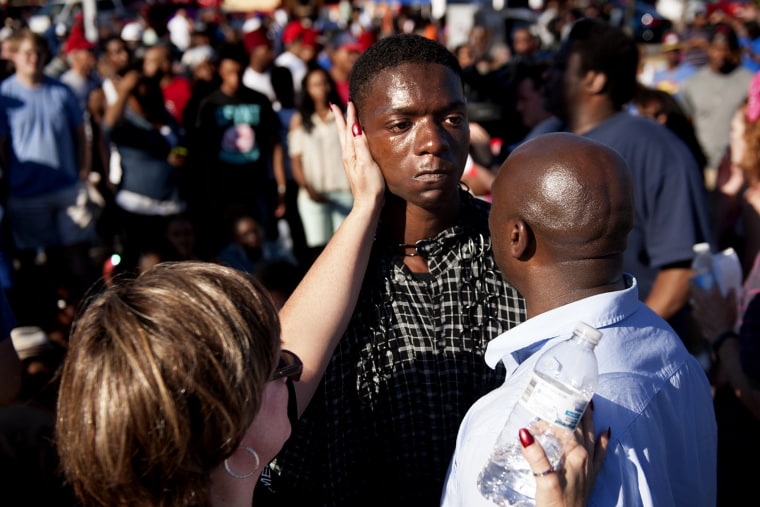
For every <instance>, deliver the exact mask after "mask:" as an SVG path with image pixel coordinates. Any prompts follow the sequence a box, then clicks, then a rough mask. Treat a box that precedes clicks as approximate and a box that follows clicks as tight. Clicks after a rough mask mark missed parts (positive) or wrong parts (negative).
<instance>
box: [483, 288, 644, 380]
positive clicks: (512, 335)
mask: <svg viewBox="0 0 760 507" xmlns="http://www.w3.org/2000/svg"><path fill="white" fill-rule="evenodd" d="M623 276H624V280H625V285H626V288H625V289H623V290H619V291H613V292H606V293H604V294H597V295H595V296H591V297H587V298H584V299H580V300H578V301H574V302H572V303H570V304H567V305H564V306H560V307H559V308H555V309H553V310H549V311H548V312H544V313H542V314H541V315H537V316H535V317H533V318H531V319H528V320H526V321H525V322H523V323H522V324H519V325H518V326H515V327H513V328H512V329H510V330H509V331H506V332H504V333H502V334H500V335H499V336H497V337H496V338H494V339H493V340H491V341H490V342H489V344H488V347H487V348H486V355H485V361H486V364H488V366H490V367H491V368H496V365H498V364H499V361H502V362H503V363H504V366H505V367H506V368H507V371H512V370H513V369H514V368H516V367H517V366H518V365H519V364H520V363H522V362H523V361H524V360H525V359H526V358H527V357H530V355H532V353H533V352H534V351H535V350H536V349H537V347H538V346H540V345H543V344H544V343H545V342H548V341H556V340H559V339H560V338H567V337H568V336H569V333H570V332H572V329H573V326H574V324H575V323H576V322H578V321H582V322H585V323H586V324H588V325H590V326H593V327H595V328H596V329H603V328H605V327H608V326H610V325H612V324H615V323H617V322H620V321H622V320H623V319H625V318H626V317H628V316H629V315H631V314H632V313H633V312H634V311H636V308H637V306H638V304H639V291H638V284H637V282H636V279H635V278H634V277H633V276H631V275H628V274H625V275H623ZM547 345H548V343H547Z"/></svg>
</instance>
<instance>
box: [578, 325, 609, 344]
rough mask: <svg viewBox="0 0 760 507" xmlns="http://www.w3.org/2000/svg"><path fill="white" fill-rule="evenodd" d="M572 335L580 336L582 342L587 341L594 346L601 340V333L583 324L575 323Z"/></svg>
mask: <svg viewBox="0 0 760 507" xmlns="http://www.w3.org/2000/svg"><path fill="white" fill-rule="evenodd" d="M574 334H577V335H579V336H582V337H583V339H584V340H588V341H590V342H591V343H593V344H594V345H596V344H597V343H599V340H601V339H602V332H601V331H599V330H598V329H596V328H593V327H591V326H589V325H588V324H586V323H585V322H577V323H576V324H575V331H574Z"/></svg>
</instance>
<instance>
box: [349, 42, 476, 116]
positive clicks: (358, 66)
mask: <svg viewBox="0 0 760 507" xmlns="http://www.w3.org/2000/svg"><path fill="white" fill-rule="evenodd" d="M407 63H414V64H421V65H424V64H438V65H444V66H446V67H448V68H450V69H451V70H453V71H454V72H455V73H456V74H457V76H459V79H460V81H462V80H463V77H462V68H461V67H460V66H459V62H457V59H456V57H455V56H454V54H453V53H452V52H451V51H449V50H448V48H446V47H445V46H443V45H442V44H440V43H438V42H435V41H433V40H430V39H428V38H426V37H423V36H421V35H416V34H397V35H391V36H389V37H386V38H383V39H380V40H379V41H377V42H376V43H374V44H373V45H371V46H370V47H369V48H368V49H367V51H365V52H364V53H362V55H361V56H360V57H359V58H358V59H357V60H356V63H354V66H353V69H352V70H351V77H350V79H349V85H348V87H349V95H350V97H351V101H352V102H353V103H354V105H355V106H356V110H357V112H359V111H361V110H362V106H363V105H364V103H365V101H366V100H367V97H368V95H369V93H370V92H371V90H372V82H373V81H374V80H375V79H376V78H377V75H378V74H380V73H381V72H383V71H385V70H387V69H392V68H395V67H398V66H400V65H404V64H407ZM462 86H463V87H464V85H462Z"/></svg>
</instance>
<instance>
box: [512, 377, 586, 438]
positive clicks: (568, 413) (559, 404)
mask: <svg viewBox="0 0 760 507" xmlns="http://www.w3.org/2000/svg"><path fill="white" fill-rule="evenodd" d="M518 403H520V404H522V405H523V407H525V408H526V409H527V410H528V411H530V412H531V413H532V414H533V415H535V416H537V417H540V418H541V419H543V420H544V421H548V422H550V423H554V424H557V425H559V426H562V427H564V428H567V429H570V430H574V429H575V427H576V426H578V423H579V422H580V419H581V416H582V415H583V411H584V410H586V405H587V404H588V400H587V399H586V397H585V396H583V394H582V393H581V392H580V391H578V390H576V389H573V388H572V387H569V386H566V385H563V384H559V383H556V382H553V381H549V380H547V379H544V378H541V377H540V376H538V375H536V374H535V373H534V374H533V376H532V377H531V379H530V382H528V386H527V387H526V388H525V391H523V395H522V397H521V398H520V400H519V401H518Z"/></svg>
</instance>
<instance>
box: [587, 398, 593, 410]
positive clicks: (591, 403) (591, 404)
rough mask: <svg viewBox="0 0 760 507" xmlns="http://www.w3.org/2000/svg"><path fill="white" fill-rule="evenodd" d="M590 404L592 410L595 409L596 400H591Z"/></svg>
mask: <svg viewBox="0 0 760 507" xmlns="http://www.w3.org/2000/svg"><path fill="white" fill-rule="evenodd" d="M588 406H589V407H591V410H594V400H589V402H588Z"/></svg>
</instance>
